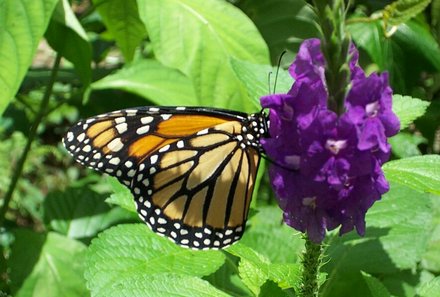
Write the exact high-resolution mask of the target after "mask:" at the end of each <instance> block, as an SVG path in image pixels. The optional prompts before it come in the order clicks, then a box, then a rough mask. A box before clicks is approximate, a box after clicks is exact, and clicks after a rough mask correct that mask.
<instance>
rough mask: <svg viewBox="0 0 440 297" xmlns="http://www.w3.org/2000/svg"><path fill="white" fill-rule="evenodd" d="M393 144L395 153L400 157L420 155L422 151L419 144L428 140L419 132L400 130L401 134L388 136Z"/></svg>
mask: <svg viewBox="0 0 440 297" xmlns="http://www.w3.org/2000/svg"><path fill="white" fill-rule="evenodd" d="M388 142H389V143H390V144H391V147H392V149H393V154H394V155H396V156H397V157H399V158H408V157H414V156H420V155H421V154H422V152H421V151H420V150H419V148H418V146H419V145H420V144H422V143H428V140H426V138H424V137H423V136H420V135H418V134H411V133H406V132H400V133H399V134H397V135H395V136H393V137H391V138H388Z"/></svg>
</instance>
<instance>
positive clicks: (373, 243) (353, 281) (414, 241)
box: [322, 183, 433, 296]
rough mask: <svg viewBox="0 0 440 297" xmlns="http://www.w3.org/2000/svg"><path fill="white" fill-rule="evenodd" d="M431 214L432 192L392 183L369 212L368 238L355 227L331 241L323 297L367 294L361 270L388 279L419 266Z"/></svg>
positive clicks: (367, 219) (325, 266)
mask: <svg viewBox="0 0 440 297" xmlns="http://www.w3.org/2000/svg"><path fill="white" fill-rule="evenodd" d="M432 212H433V211H432V205H431V201H430V199H429V194H427V193H419V192H417V191H414V190H412V189H410V188H407V187H405V186H401V185H399V184H395V183H392V184H391V190H390V191H389V192H388V193H387V194H385V195H384V196H383V197H382V200H381V201H378V202H376V203H375V204H374V205H373V207H372V208H371V209H370V210H369V211H368V213H367V216H366V219H365V221H366V224H367V229H366V233H365V236H364V237H359V235H357V234H356V233H355V232H354V231H353V232H350V233H349V234H346V235H343V236H342V237H337V236H335V237H333V238H331V239H330V240H329V241H328V244H329V246H328V248H327V251H326V252H325V254H326V255H327V259H328V263H326V264H325V265H324V266H323V271H326V272H328V278H327V281H326V282H325V283H324V287H323V288H322V289H323V291H324V292H325V293H326V294H323V296H349V295H350V294H351V293H350V292H355V291H357V292H368V291H367V290H368V287H367V285H366V284H365V281H364V280H363V279H362V276H361V274H360V271H365V272H366V273H369V274H372V275H380V276H381V279H383V277H385V276H393V275H394V274H396V273H398V272H399V271H402V270H405V269H416V267H417V265H418V262H420V260H421V258H422V256H423V254H424V251H425V249H426V245H427V243H428V240H429V237H430V234H431V228H432ZM360 296H366V295H365V294H360Z"/></svg>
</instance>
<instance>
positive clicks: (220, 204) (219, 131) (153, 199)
mask: <svg viewBox="0 0 440 297" xmlns="http://www.w3.org/2000/svg"><path fill="white" fill-rule="evenodd" d="M265 121H266V119H265V118H264V116H262V115H261V114H257V115H251V116H248V115H246V114H243V113H238V112H231V111H225V110H220V109H205V108H199V107H194V108H185V107H177V108H174V107H165V108H163V107H161V108H159V107H140V108H133V109H126V110H119V111H115V112H112V113H107V114H103V115H99V116H96V117H92V118H89V119H86V120H83V121H80V122H79V123H77V124H76V125H75V126H73V127H72V128H71V129H70V130H69V131H68V132H67V134H66V137H65V138H64V139H63V143H64V145H65V147H66V148H67V150H68V151H69V152H70V154H71V155H72V156H73V157H74V158H75V159H76V160H77V161H78V162H80V163H81V164H83V165H86V166H88V167H90V168H93V169H95V170H97V171H100V172H105V173H107V174H109V175H112V176H115V177H117V178H118V179H119V181H120V182H121V183H123V184H125V185H126V186H127V187H129V188H130V190H131V192H132V193H133V195H134V197H135V202H136V206H137V210H138V213H139V216H140V217H141V219H142V220H144V221H145V223H146V224H147V225H149V226H150V228H151V229H152V230H153V231H155V232H156V233H158V234H160V235H163V236H167V237H168V238H170V239H171V240H172V241H174V242H176V243H177V244H179V245H182V246H184V247H191V248H193V249H208V248H216V249H217V248H224V247H226V246H228V245H230V244H232V243H233V242H235V241H237V240H238V239H240V238H241V236H242V234H243V231H244V228H245V222H246V218H247V213H248V210H249V204H250V200H251V196H252V191H253V187H254V181H255V175H256V172H257V168H258V164H259V160H260V153H261V147H260V144H259V137H260V135H262V134H264V133H266V131H267V128H266V123H265Z"/></svg>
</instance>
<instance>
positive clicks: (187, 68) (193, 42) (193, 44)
mask: <svg viewBox="0 0 440 297" xmlns="http://www.w3.org/2000/svg"><path fill="white" fill-rule="evenodd" d="M138 6H139V14H140V17H141V19H142V21H143V22H144V24H145V26H146V28H147V31H148V34H149V37H150V39H151V42H152V45H153V50H154V53H155V55H156V57H157V59H158V60H159V61H161V62H162V63H163V64H164V65H167V66H169V67H173V68H177V69H179V70H180V71H182V72H183V73H185V74H186V75H187V76H188V77H189V78H190V79H191V80H192V82H193V84H194V88H195V91H196V96H197V98H198V103H200V104H201V105H213V106H217V107H227V108H232V109H237V110H246V111H250V110H252V104H251V102H250V101H249V99H248V97H247V94H246V92H245V90H244V89H243V87H242V86H241V84H240V82H239V81H238V79H237V77H236V76H235V73H234V72H233V70H232V67H231V64H230V58H231V57H234V58H237V59H240V60H245V61H250V62H253V63H259V64H268V63H269V52H268V49H267V46H266V44H265V43H264V40H263V39H262V37H261V35H260V34H259V32H258V30H257V28H256V27H255V26H254V24H253V23H252V22H251V21H250V20H249V19H248V18H247V17H246V15H245V14H243V13H242V12H241V11H240V10H239V9H238V8H236V7H234V6H233V5H232V4H230V3H228V2H226V1H217V0H191V1H190V0H138Z"/></svg>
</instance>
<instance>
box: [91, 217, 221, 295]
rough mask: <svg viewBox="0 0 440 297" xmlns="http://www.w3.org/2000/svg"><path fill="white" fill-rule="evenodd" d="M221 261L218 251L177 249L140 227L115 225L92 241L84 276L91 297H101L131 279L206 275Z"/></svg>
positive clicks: (217, 266)
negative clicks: (155, 276) (157, 275)
mask: <svg viewBox="0 0 440 297" xmlns="http://www.w3.org/2000/svg"><path fill="white" fill-rule="evenodd" d="M224 260H225V258H224V255H223V254H222V252H220V251H192V250H189V249H184V248H181V247H179V246H177V245H176V244H174V243H171V242H170V241H169V240H167V239H166V238H163V237H160V236H158V235H156V234H154V233H153V232H152V231H150V230H149V229H148V227H147V226H146V225H144V224H136V225H119V226H116V227H113V228H111V229H108V230H106V231H104V232H103V233H101V234H100V235H99V237H98V238H97V239H95V240H93V241H92V244H91V246H90V247H89V249H88V253H87V259H86V266H87V270H86V274H85V276H86V279H87V282H88V287H89V288H90V289H91V290H92V293H93V294H101V293H102V294H104V293H105V292H107V291H106V290H107V288H108V287H112V288H116V287H118V286H126V285H129V283H126V284H124V285H122V284H123V283H125V281H124V280H127V281H128V280H129V279H130V278H131V277H141V276H148V275H155V274H158V273H174V274H181V275H192V276H205V275H209V274H211V273H213V272H215V271H216V270H217V269H218V268H219V267H220V266H222V264H223V263H224ZM113 284H115V286H116V287H113ZM150 285H151V286H153V285H154V282H152V283H151V284H150ZM168 285H169V286H171V285H172V283H170V284H168ZM102 296H105V294H104V295H102Z"/></svg>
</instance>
